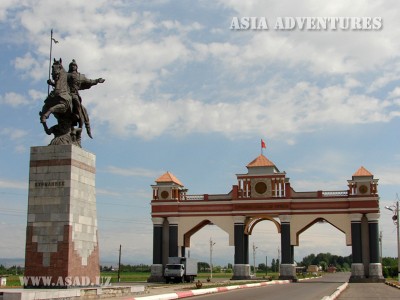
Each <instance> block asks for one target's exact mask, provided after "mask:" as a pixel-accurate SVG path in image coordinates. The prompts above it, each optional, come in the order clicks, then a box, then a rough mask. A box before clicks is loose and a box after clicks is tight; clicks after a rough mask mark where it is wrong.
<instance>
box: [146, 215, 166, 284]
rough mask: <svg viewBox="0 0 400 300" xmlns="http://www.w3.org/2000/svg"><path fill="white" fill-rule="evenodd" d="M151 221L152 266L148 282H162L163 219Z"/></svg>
mask: <svg viewBox="0 0 400 300" xmlns="http://www.w3.org/2000/svg"><path fill="white" fill-rule="evenodd" d="M152 221H153V264H152V265H151V275H150V277H149V278H148V279H147V281H148V282H163V281H164V276H163V264H162V257H163V224H164V218H152Z"/></svg>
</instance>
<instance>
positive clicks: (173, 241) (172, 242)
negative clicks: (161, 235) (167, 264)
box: [168, 217, 179, 257]
mask: <svg viewBox="0 0 400 300" xmlns="http://www.w3.org/2000/svg"><path fill="white" fill-rule="evenodd" d="M168 222H169V227H168V230H169V243H168V246H169V248H168V257H177V256H178V249H179V248H178V218H173V217H172V218H168Z"/></svg>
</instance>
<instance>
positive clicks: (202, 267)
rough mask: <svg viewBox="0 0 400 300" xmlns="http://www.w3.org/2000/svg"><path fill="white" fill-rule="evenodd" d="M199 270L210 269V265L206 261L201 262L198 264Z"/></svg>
mask: <svg viewBox="0 0 400 300" xmlns="http://www.w3.org/2000/svg"><path fill="white" fill-rule="evenodd" d="M197 268H198V272H206V271H208V270H210V265H209V264H208V263H206V262H199V263H198V264H197Z"/></svg>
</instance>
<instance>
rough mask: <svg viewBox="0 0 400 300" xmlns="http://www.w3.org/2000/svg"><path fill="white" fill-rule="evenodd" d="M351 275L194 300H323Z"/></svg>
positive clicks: (325, 277) (249, 289) (331, 275)
mask: <svg viewBox="0 0 400 300" xmlns="http://www.w3.org/2000/svg"><path fill="white" fill-rule="evenodd" d="M349 275H350V274H349V273H336V274H329V275H326V276H323V277H322V278H315V279H310V280H304V281H300V282H298V283H289V284H284V285H270V286H265V287H258V288H248V289H241V290H235V291H230V292H224V293H218V294H213V295H208V296H196V297H194V298H193V299H207V300H219V299H229V300H243V299H246V300H264V299H268V300H287V299H296V300H321V299H322V298H323V297H324V296H330V295H331V294H333V293H334V292H335V291H336V289H337V288H338V287H339V286H341V285H342V284H344V283H345V282H347V281H348V279H349Z"/></svg>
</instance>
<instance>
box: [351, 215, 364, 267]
mask: <svg viewBox="0 0 400 300" xmlns="http://www.w3.org/2000/svg"><path fill="white" fill-rule="evenodd" d="M351 252H352V255H353V263H357V264H358V263H360V264H361V263H362V243H361V220H360V221H351Z"/></svg>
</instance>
